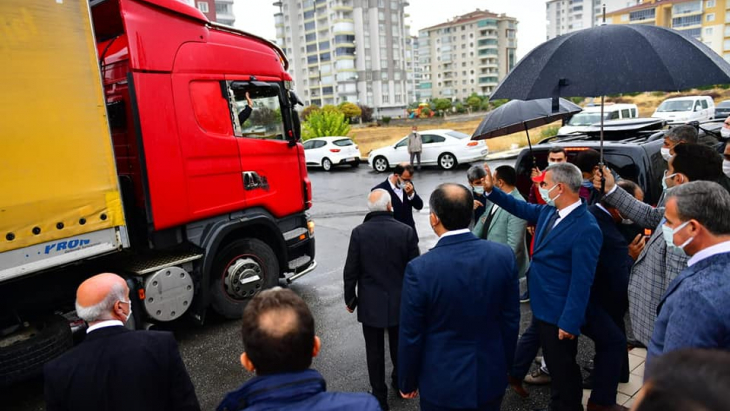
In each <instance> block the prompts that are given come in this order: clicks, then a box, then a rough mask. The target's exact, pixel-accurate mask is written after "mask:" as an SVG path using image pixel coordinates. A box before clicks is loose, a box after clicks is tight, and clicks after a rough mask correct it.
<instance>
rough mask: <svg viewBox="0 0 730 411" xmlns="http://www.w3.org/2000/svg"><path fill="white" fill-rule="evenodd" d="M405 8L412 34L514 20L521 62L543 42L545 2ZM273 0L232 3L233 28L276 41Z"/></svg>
mask: <svg viewBox="0 0 730 411" xmlns="http://www.w3.org/2000/svg"><path fill="white" fill-rule="evenodd" d="M409 2H410V6H408V7H406V13H407V14H410V17H407V18H406V23H408V24H410V26H411V34H413V35H417V34H418V30H419V29H422V28H425V27H430V26H434V25H436V24H439V23H443V22H445V21H446V20H447V19H453V18H454V17H456V16H459V15H462V14H466V13H469V12H471V11H474V10H476V9H477V8H479V9H481V10H488V11H491V12H493V13H505V14H507V15H508V16H510V17H516V18H517V20H518V22H519V26H518V29H517V57H518V58H522V57H524V55H525V54H527V53H528V52H529V51H530V50H532V49H533V48H535V47H536V46H537V45H539V44H540V43H542V42H544V41H545V35H546V25H545V21H546V19H547V18H546V15H545V0H511V1H506V0H451V1H448V0H409ZM273 3H274V0H234V2H233V12H234V13H235V15H236V23H235V24H234V25H235V26H236V27H237V28H239V29H241V30H245V31H248V32H250V33H252V34H256V35H258V36H261V37H265V38H267V39H271V40H275V38H276V30H275V27H274V13H276V12H277V11H278V8H277V7H274V6H273Z"/></svg>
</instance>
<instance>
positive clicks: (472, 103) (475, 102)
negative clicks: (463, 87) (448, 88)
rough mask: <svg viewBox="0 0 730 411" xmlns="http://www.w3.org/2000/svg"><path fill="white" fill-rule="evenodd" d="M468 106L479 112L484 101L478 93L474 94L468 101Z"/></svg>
mask: <svg viewBox="0 0 730 411" xmlns="http://www.w3.org/2000/svg"><path fill="white" fill-rule="evenodd" d="M466 105H467V106H469V107H471V109H472V110H474V111H477V110H479V108H480V107H481V105H482V99H481V98H479V96H477V95H476V93H472V95H471V96H469V98H468V99H466Z"/></svg>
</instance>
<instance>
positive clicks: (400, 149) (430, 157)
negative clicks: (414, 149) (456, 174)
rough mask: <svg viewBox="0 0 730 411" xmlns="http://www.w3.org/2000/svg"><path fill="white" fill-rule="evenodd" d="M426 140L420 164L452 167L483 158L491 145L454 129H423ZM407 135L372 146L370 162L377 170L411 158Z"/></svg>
mask: <svg viewBox="0 0 730 411" xmlns="http://www.w3.org/2000/svg"><path fill="white" fill-rule="evenodd" d="M420 134H421V139H422V140H423V151H422V152H421V164H423V165H435V164H438V166H439V167H441V168H443V169H444V170H451V169H453V168H454V167H456V166H457V165H458V164H459V163H470V162H473V161H478V160H484V156H486V155H487V153H488V152H489V148H488V147H487V144H486V143H485V142H484V140H479V141H473V140H471V136H469V135H468V134H464V133H461V132H458V131H454V130H425V131H422V132H420ZM409 161H410V155H409V154H408V136H405V137H403V138H402V139H400V140H399V141H398V142H397V143H395V144H394V145H392V146H387V147H382V148H379V149H376V150H373V151H371V152H370V154H369V155H368V164H369V165H370V166H371V167H372V168H373V169H375V171H377V172H379V173H380V172H383V171H386V170H388V169H389V168H391V167H395V165H396V164H398V163H403V162H409Z"/></svg>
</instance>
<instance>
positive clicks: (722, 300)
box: [45, 120, 730, 411]
mask: <svg viewBox="0 0 730 411" xmlns="http://www.w3.org/2000/svg"><path fill="white" fill-rule="evenodd" d="M726 122H727V123H728V124H726V127H727V128H728V129H730V120H727V121H726ZM413 134H414V135H416V137H417V132H416V130H415V129H414V132H413ZM662 156H663V157H664V159H665V160H666V161H667V171H666V172H665V173H664V176H663V178H662V186H663V187H664V192H663V194H662V196H661V198H660V200H659V203H658V204H657V206H656V207H653V206H650V205H648V204H645V203H644V202H643V201H642V200H643V192H642V190H641V188H640V187H639V186H638V185H637V184H636V183H634V182H631V181H629V180H626V179H622V178H621V176H619V175H616V174H615V173H614V172H613V171H612V170H610V169H609V168H607V167H605V166H603V165H601V164H600V156H599V155H598V153H597V152H595V151H592V150H586V151H581V152H580V153H579V154H578V155H576V156H574V157H573V158H569V157H568V153H567V152H566V151H565V150H563V149H561V148H559V147H555V148H553V149H551V150H550V153H549V154H548V162H549V163H550V164H549V166H548V167H547V168H546V169H545V170H538V169H534V170H533V173H532V175H531V178H532V181H533V185H532V186H531V187H530V189H529V195H528V198H527V200H525V199H524V197H523V196H522V195H521V194H520V192H519V191H518V190H517V189H516V184H517V182H516V181H517V176H516V173H515V170H514V168H512V167H509V166H501V167H498V168H496V169H495V170H491V169H490V167H489V166H488V165H487V164H484V165H483V166H475V167H472V168H470V169H469V170H468V172H467V181H468V186H464V185H460V184H456V183H445V184H441V185H439V186H438V187H437V188H436V189H435V190H434V191H433V192H432V193H431V195H430V197H429V201H428V205H429V224H430V226H431V229H432V230H433V231H434V233H435V234H436V235H437V236H438V237H439V239H438V242H437V243H436V245H435V246H434V247H433V248H432V249H431V250H429V251H427V252H425V253H424V254H423V255H420V250H419V247H418V235H417V233H416V227H415V221H414V219H413V209H416V210H421V209H422V208H423V206H424V202H423V200H422V199H421V197H420V196H419V194H418V193H417V191H416V189H415V185H414V182H413V180H414V177H415V173H416V170H415V169H414V167H413V165H410V164H402V165H398V166H396V168H395V170H394V172H393V174H391V175H390V176H388V178H387V179H386V180H385V181H383V182H382V183H381V184H378V185H376V186H375V187H373V189H372V191H371V192H370V194H369V196H368V199H367V205H368V209H369V213H368V214H367V216H366V217H365V220H364V222H363V223H362V224H361V225H359V226H357V227H356V228H354V229H353V231H352V234H351V237H350V244H349V248H348V255H347V259H346V263H345V267H344V272H343V277H344V301H345V309H346V310H347V311H348V312H350V313H354V312H355V311H357V320H358V321H359V322H360V323H362V330H363V338H364V341H365V347H366V362H367V369H368V375H369V381H370V385H371V392H370V393H338V392H328V391H327V390H326V383H325V381H324V378H323V377H322V375H320V374H319V373H318V372H317V371H316V370H313V369H311V368H310V367H311V363H312V358H313V357H315V356H317V355H318V353H319V352H320V349H321V343H320V340H319V338H318V337H317V336H316V334H315V321H314V318H313V316H312V313H311V312H310V310H309V308H308V307H307V305H306V303H305V302H304V301H303V300H302V299H301V298H300V297H298V296H297V295H296V294H295V293H294V292H292V291H290V290H286V289H281V288H278V287H277V288H274V289H271V290H266V291H262V292H260V293H259V294H258V295H257V296H255V297H254V298H253V299H252V300H251V302H250V303H249V304H248V305H247V307H246V309H245V311H244V313H243V321H242V331H241V337H242V340H243V346H244V352H243V354H241V357H240V362H241V365H242V366H243V367H244V368H245V369H247V370H249V371H250V372H254V373H255V374H256V377H255V378H252V379H250V380H249V381H247V382H246V383H244V384H243V385H242V386H241V387H240V388H239V389H237V390H235V391H233V392H231V393H229V394H228V395H227V396H226V397H225V398H224V399H223V401H222V402H221V404H220V405H219V407H218V410H220V411H237V410H243V409H246V410H381V409H382V410H388V409H389V403H388V385H390V388H391V389H393V390H394V391H395V392H396V393H397V394H398V397H401V398H403V400H404V401H405V400H414V399H415V398H418V400H417V401H419V402H420V407H421V409H423V410H486V411H492V410H499V409H500V406H501V403H502V399H503V397H504V395H505V394H506V392H507V390H508V389H511V390H513V391H514V392H515V393H516V394H517V395H519V396H521V397H527V396H529V395H530V393H529V391H528V390H527V389H526V388H525V387H524V386H523V381H525V382H528V383H550V384H551V396H550V407H549V409H550V410H557V411H575V410H583V405H582V395H583V388H584V387H589V388H591V394H590V398H589V400H588V410H589V411H603V410H626V408H625V407H623V406H621V405H619V404H616V394H617V389H618V384H619V383H620V382H626V381H628V378H629V363H628V349H630V348H631V347H637V346H646V347H647V348H648V357H647V370H646V374H645V385H644V388H643V389H642V391H641V393H640V394H639V395H638V396H637V399H636V402H635V404H634V409H635V410H637V411H653V410H668V411H673V410H677V411H679V410H700V409H701V410H708V411H715V410H718V411H719V410H725V409H727V407H728V404H730V391H728V390H727V386H728V383H730V353H728V352H727V350H728V349H730V305H728V304H727V301H728V298H730V277H729V275H730V212H728V210H730V193H729V192H728V190H727V187H730V183H728V181H729V180H730V147H728V148H726V149H725V151H724V156H725V158H724V159H723V157H722V156H721V155H720V154H719V153H718V152H717V150H716V149H713V148H711V147H709V146H707V145H703V144H700V143H699V142H698V135H697V131H696V130H695V129H694V128H693V127H690V126H680V127H675V128H673V129H670V130H669V131H668V132H667V133H666V135H665V141H664V147H663V148H662ZM412 158H413V157H412ZM647 230H648V231H647ZM485 240H486V241H485ZM523 278H524V281H525V283H526V286H527V291H526V292H525V293H523V295H520V291H519V289H520V280H521V279H523ZM520 301H522V302H525V303H526V302H529V303H530V305H531V310H532V320H531V323H530V325H529V327H528V328H527V329H526V330H525V331H524V332H523V333H522V335H521V336H520V335H518V333H519V324H520ZM76 308H77V313H78V315H79V316H80V317H81V318H82V319H84V320H85V321H86V322H87V323H88V325H89V328H88V331H87V332H88V336H87V337H86V339H85V341H84V342H83V343H82V344H81V345H79V346H78V347H76V348H74V349H73V350H71V351H70V352H69V353H67V354H65V355H63V356H61V357H59V358H57V359H56V360H53V361H51V362H50V363H48V364H47V365H46V367H45V396H46V401H47V407H48V408H47V409H48V410H86V409H88V410H147V409H149V410H198V409H200V407H199V404H198V401H197V398H196V395H195V390H194V387H193V385H192V383H191V380H190V378H189V376H188V374H187V372H186V370H185V366H184V364H183V362H182V360H181V358H180V355H179V352H178V350H177V346H176V343H175V341H174V338H173V337H172V336H171V334H169V333H163V332H153V331H134V332H132V331H128V330H127V329H126V328H125V327H124V323H125V322H126V321H127V320H128V319H129V317H130V315H131V304H130V300H129V289H128V287H127V285H126V282H125V281H124V280H123V279H122V278H121V277H119V276H117V275H115V274H108V273H107V274H100V275H98V276H95V277H92V278H90V279H88V280H86V281H85V282H84V283H82V284H81V286H80V287H79V289H78V292H77V300H76ZM627 313H628V315H627ZM627 323H628V325H629V327H627ZM386 334H387V337H388V347H389V354H390V360H391V362H392V365H393V372H392V374H391V375H390V384H387V383H386V376H385V373H386V372H385V370H386V364H385V351H386V350H385V336H386ZM581 334H583V335H585V336H586V337H588V338H590V339H591V340H593V342H594V343H595V357H594V359H593V361H592V363H593V368H592V371H591V373H590V376H589V377H588V378H587V379H586V380H584V379H583V378H582V374H581V370H580V368H579V366H578V363H577V361H576V355H577V351H578V338H579V337H580V335H581ZM540 350H542V358H537V354H538V352H539V351H540ZM533 361H535V362H537V363H539V364H540V365H539V366H538V367H537V370H536V371H535V372H533V374H531V375H527V374H528V372H529V370H530V368H531V367H532V363H533Z"/></svg>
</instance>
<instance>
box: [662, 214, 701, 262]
mask: <svg viewBox="0 0 730 411" xmlns="http://www.w3.org/2000/svg"><path fill="white" fill-rule="evenodd" d="M687 224H689V221H685V222H684V223H682V224H680V226H679V227H677V228H675V229H674V230H672V228H671V227H669V226H668V225H667V224H666V223H664V224H662V235H663V236H664V241H665V242H666V243H667V248H676V249H679V250H681V251H682V253H684V254H687V253H686V252H685V251H684V247H686V246H687V245H688V244H689V243H691V242H692V240H694V237H690V238H689V239H688V240H687V241H685V242H684V243H683V244H682V245H674V235H675V234H677V233H678V232H679V231H680V230H682V229H683V228H684V227H686V226H687Z"/></svg>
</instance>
